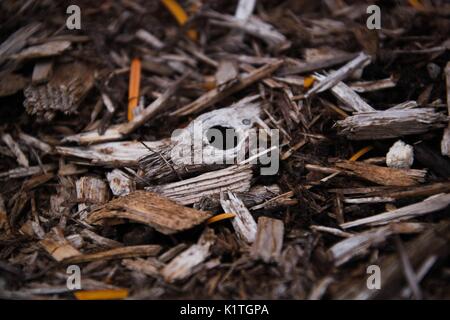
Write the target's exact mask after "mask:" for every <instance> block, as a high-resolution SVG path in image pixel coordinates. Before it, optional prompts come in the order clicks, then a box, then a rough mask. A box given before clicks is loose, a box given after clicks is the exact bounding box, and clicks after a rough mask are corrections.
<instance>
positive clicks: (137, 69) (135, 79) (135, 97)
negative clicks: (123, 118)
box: [128, 58, 141, 121]
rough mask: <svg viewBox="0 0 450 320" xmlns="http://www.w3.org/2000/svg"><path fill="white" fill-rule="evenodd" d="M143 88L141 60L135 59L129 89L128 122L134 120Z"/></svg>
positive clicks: (132, 62) (131, 69) (132, 63)
mask: <svg viewBox="0 0 450 320" xmlns="http://www.w3.org/2000/svg"><path fill="white" fill-rule="evenodd" d="M140 86H141V60H140V59H138V58H135V59H133V60H132V61H131V68H130V83H129V87H128V121H131V120H133V118H134V109H135V108H136V107H137V105H138V101H139V89H140Z"/></svg>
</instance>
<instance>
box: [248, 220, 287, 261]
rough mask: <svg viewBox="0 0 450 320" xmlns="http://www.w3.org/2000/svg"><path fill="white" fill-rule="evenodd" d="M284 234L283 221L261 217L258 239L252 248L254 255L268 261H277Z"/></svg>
mask: <svg viewBox="0 0 450 320" xmlns="http://www.w3.org/2000/svg"><path fill="white" fill-rule="evenodd" d="M283 236H284V224H283V221H281V220H278V219H272V218H268V217H260V218H259V219H258V230H257V232H256V239H255V242H254V243H253V245H252V249H251V252H252V256H253V257H255V258H259V259H261V260H263V261H264V262H266V263H269V262H275V261H277V260H278V257H279V256H280V253H281V248H282V247H283Z"/></svg>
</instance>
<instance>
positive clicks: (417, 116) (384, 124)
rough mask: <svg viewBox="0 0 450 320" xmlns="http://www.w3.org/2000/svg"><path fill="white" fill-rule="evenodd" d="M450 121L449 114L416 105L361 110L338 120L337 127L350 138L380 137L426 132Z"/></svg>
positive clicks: (396, 136)
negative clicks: (396, 108) (447, 115)
mask: <svg viewBox="0 0 450 320" xmlns="http://www.w3.org/2000/svg"><path fill="white" fill-rule="evenodd" d="M446 122H447V117H446V116H445V115H444V114H442V113H439V112H436V111H435V109H433V108H415V109H403V110H384V111H376V112H364V113H357V114H354V115H353V116H350V117H347V118H346V119H344V120H340V121H337V126H338V128H339V131H340V134H343V135H345V136H346V137H347V138H348V139H350V140H377V139H390V138H398V137H400V136H405V135H411V134H419V133H424V132H427V131H429V130H432V129H437V128H442V127H444V126H445V124H446Z"/></svg>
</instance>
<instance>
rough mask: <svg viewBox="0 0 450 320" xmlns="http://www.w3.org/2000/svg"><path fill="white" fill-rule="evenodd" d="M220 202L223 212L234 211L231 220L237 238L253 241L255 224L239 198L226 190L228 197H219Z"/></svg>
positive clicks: (248, 241)
mask: <svg viewBox="0 0 450 320" xmlns="http://www.w3.org/2000/svg"><path fill="white" fill-rule="evenodd" d="M220 204H221V205H222V208H223V210H224V211H225V212H229V213H234V214H235V215H236V217H234V218H233V220H232V221H231V223H232V225H233V227H234V230H235V231H236V233H237V235H238V237H239V239H242V240H244V241H245V242H247V243H253V242H254V241H255V238H256V230H257V228H258V227H257V225H256V222H255V219H253V216H252V215H251V213H250V211H248V209H247V208H246V207H245V205H244V203H243V202H242V200H241V199H239V198H238V197H237V196H236V195H235V194H234V193H232V192H230V191H229V192H228V199H226V198H225V196H224V197H223V198H222V199H220Z"/></svg>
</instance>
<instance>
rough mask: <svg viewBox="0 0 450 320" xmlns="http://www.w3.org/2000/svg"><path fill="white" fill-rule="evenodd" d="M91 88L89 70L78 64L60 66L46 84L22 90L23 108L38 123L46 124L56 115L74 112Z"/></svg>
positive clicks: (92, 78)
mask: <svg viewBox="0 0 450 320" xmlns="http://www.w3.org/2000/svg"><path fill="white" fill-rule="evenodd" d="M93 86H94V72H93V70H92V68H91V67H89V66H87V65H85V64H82V63H78V62H75V63H68V64H63V65H60V66H59V67H58V68H57V69H56V70H55V72H54V74H53V76H52V78H51V79H50V81H49V82H48V83H47V84H42V85H31V86H29V87H28V88H26V89H25V90H24V94H25V98H26V100H25V102H24V106H25V109H26V110H27V112H28V113H29V114H31V115H35V116H36V117H37V119H38V120H39V121H50V120H52V119H53V118H54V117H55V116H56V114H57V112H62V113H65V114H71V113H76V112H77V109H78V107H79V106H80V104H81V102H82V101H83V99H84V98H85V97H86V95H87V93H88V92H89V91H90V90H91V89H92V87H93Z"/></svg>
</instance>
